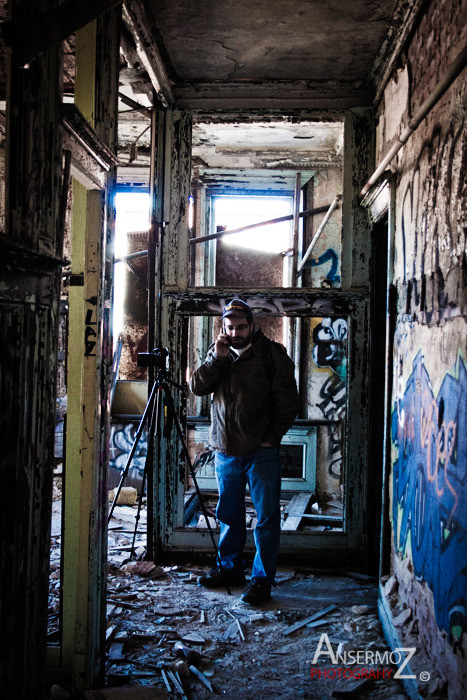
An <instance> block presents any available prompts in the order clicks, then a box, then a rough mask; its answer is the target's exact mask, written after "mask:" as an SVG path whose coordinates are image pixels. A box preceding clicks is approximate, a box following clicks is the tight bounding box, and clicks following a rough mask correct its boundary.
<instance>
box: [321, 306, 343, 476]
mask: <svg viewBox="0 0 467 700" xmlns="http://www.w3.org/2000/svg"><path fill="white" fill-rule="evenodd" d="M312 356H313V361H314V363H315V364H316V365H317V366H318V367H320V368H329V369H330V370H331V373H330V374H328V376H327V377H326V378H325V380H324V382H323V383H322V384H321V386H320V388H319V400H318V401H317V402H316V407H317V408H318V409H319V411H320V413H321V415H322V417H323V418H324V419H325V420H330V421H336V422H335V423H333V424H331V425H330V426H329V428H328V438H329V453H330V462H329V465H328V473H329V475H330V476H332V477H334V478H335V479H340V477H341V466H342V452H341V437H342V427H341V421H342V420H343V418H344V416H345V404H346V399H347V391H346V379H347V320H346V319H345V318H335V319H333V318H329V317H327V318H323V319H321V321H320V323H319V324H318V325H316V326H315V327H314V328H313V354H312Z"/></svg>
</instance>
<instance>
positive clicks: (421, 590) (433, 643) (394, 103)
mask: <svg viewBox="0 0 467 700" xmlns="http://www.w3.org/2000/svg"><path fill="white" fill-rule="evenodd" d="M462 5H463V8H462ZM463 13H464V15H465V3H459V2H458V1H457V0H438V1H435V0H433V2H431V4H430V5H429V7H428V8H427V10H426V12H425V13H424V14H423V16H422V17H421V19H420V20H419V22H418V25H417V26H416V27H415V30H414V32H413V35H412V38H411V40H410V43H409V45H408V46H407V47H406V50H405V52H404V53H403V54H402V55H401V56H400V58H399V61H398V62H397V65H398V68H397V70H395V71H394V72H393V74H392V78H391V80H390V81H389V83H388V84H387V86H386V88H385V91H384V95H383V99H382V102H381V104H380V105H379V109H378V112H377V119H378V123H377V162H379V161H380V160H381V159H382V156H383V155H384V154H385V153H386V152H387V150H388V147H389V145H390V144H391V143H392V141H393V139H394V137H395V136H396V135H397V134H398V133H400V131H402V129H403V127H404V126H405V125H406V124H407V122H408V120H409V118H410V117H411V116H412V115H413V114H414V112H415V111H416V110H417V109H418V108H419V106H420V105H421V104H422V102H423V101H424V100H425V99H426V98H427V96H428V94H429V93H430V91H431V90H432V89H433V87H434V86H435V84H436V83H437V82H438V81H439V80H440V78H441V77H442V76H443V74H444V73H445V71H446V68H447V66H448V65H449V64H450V63H451V62H452V61H453V60H454V58H455V57H456V56H457V54H458V53H459V51H460V50H461V48H462V47H463V46H464V45H465V40H466V34H467V30H466V23H465V16H464V19H463V17H462V14H463ZM465 89H466V72H465V70H464V72H463V73H462V74H461V76H460V77H459V78H457V80H456V81H455V82H454V83H453V84H452V85H451V87H450V88H449V89H448V91H447V93H446V94H445V96H444V97H443V98H442V99H441V101H440V102H439V103H438V104H437V106H436V107H435V108H434V109H433V110H432V112H431V113H430V114H429V116H428V117H427V118H426V120H425V121H424V122H423V123H422V125H421V126H420V127H419V129H418V130H417V131H416V132H415V134H414V135H413V136H412V137H411V139H410V140H409V142H408V144H407V145H406V146H405V147H404V148H403V149H402V150H401V151H400V152H399V156H398V158H397V159H395V160H394V161H393V163H392V166H391V167H393V169H394V170H396V172H397V175H396V219H395V223H396V230H395V262H394V270H393V284H394V287H395V291H396V295H397V318H396V330H395V336H394V358H393V359H394V364H393V382H392V385H393V395H392V425H391V439H392V450H391V482H390V497H391V504H390V519H391V534H392V556H391V565H390V566H391V574H393V575H394V577H395V579H396V582H397V584H398V588H397V593H396V602H397V604H398V605H399V608H398V609H399V610H400V609H401V608H403V607H407V608H409V609H410V610H411V611H412V617H413V619H414V620H416V621H418V638H417V639H416V642H415V643H414V646H416V647H417V648H418V649H421V648H423V647H424V648H425V649H426V651H427V653H428V655H429V656H430V657H431V660H432V662H433V667H434V668H435V669H436V670H437V671H438V672H439V674H440V675H441V676H442V677H443V678H444V679H445V681H446V682H447V684H448V697H449V698H461V697H465V696H466V693H467V671H466V667H465V663H464V661H463V659H464V658H465V654H466V652H467V642H466V632H467V596H466V591H467V585H466V584H467V572H466V569H465V562H466V560H467V538H466V537H465V532H466V528H467V508H466V505H467V504H466V499H467V478H466V477H467V444H466V437H467V425H466V419H467V416H466V413H467V372H466V361H467V352H466V343H465V339H466V330H467V329H466V325H467V324H466V298H465V271H466V252H465V251H466V248H465V243H466V241H465V231H466V206H465V205H466V194H467V189H466V185H465V182H466V172H465V165H466V145H467V144H466V131H465V103H464V102H463V96H465ZM412 629H414V627H413V625H412ZM405 632H406V630H404V629H402V630H401V634H402V635H404V634H405Z"/></svg>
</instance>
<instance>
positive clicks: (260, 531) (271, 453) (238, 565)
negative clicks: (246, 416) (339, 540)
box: [214, 447, 281, 583]
mask: <svg viewBox="0 0 467 700" xmlns="http://www.w3.org/2000/svg"><path fill="white" fill-rule="evenodd" d="M214 463H215V467H216V479H217V486H218V489H219V502H218V504H217V511H216V515H217V519H218V520H219V522H220V527H221V532H220V538H219V556H220V560H221V563H222V567H223V568H224V569H226V570H229V571H234V572H236V573H237V572H238V573H240V572H243V568H244V561H243V557H242V552H243V548H244V546H245V542H246V524H245V515H246V514H245V491H246V484H247V483H248V485H249V487H250V494H251V498H252V501H253V505H254V507H255V509H256V515H257V518H258V522H257V525H256V528H255V531H254V540H255V545H256V554H255V558H254V561H253V568H252V575H251V577H252V578H263V579H264V578H265V579H266V580H267V581H269V582H270V583H272V581H273V580H274V575H275V573H276V558H277V551H278V549H279V539H280V529H281V517H280V493H281V465H280V461H279V448H277V447H260V448H259V449H257V450H255V451H254V452H250V453H249V454H246V455H242V456H241V457H228V456H227V455H225V454H222V453H221V452H216V453H215V457H214Z"/></svg>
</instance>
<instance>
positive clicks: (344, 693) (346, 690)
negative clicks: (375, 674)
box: [332, 678, 374, 700]
mask: <svg viewBox="0 0 467 700" xmlns="http://www.w3.org/2000/svg"><path fill="white" fill-rule="evenodd" d="M373 685H374V679H373V678H365V679H364V680H359V681H356V682H355V683H352V682H348V681H346V683H345V684H344V683H343V684H342V685H341V686H338V687H336V688H334V690H333V691H332V696H333V697H334V698H347V699H348V700H349V699H350V698H356V697H358V696H359V695H360V694H361V693H363V691H364V690H368V689H369V688H371V687H372V686H373Z"/></svg>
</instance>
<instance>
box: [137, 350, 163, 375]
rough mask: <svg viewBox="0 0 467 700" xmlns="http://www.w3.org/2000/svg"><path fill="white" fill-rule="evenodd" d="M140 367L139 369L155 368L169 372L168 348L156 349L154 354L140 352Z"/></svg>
mask: <svg viewBox="0 0 467 700" xmlns="http://www.w3.org/2000/svg"><path fill="white" fill-rule="evenodd" d="M138 365H139V367H155V368H157V369H160V370H163V371H164V372H168V370H169V351H168V350H167V348H154V350H153V351H152V352H139V353H138Z"/></svg>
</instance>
